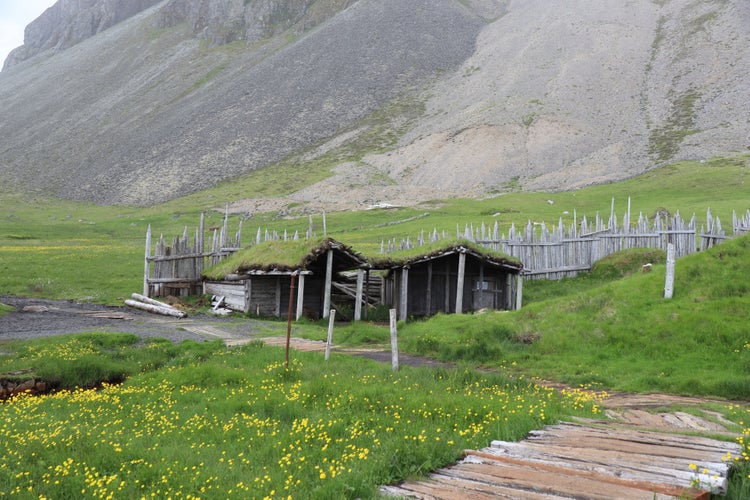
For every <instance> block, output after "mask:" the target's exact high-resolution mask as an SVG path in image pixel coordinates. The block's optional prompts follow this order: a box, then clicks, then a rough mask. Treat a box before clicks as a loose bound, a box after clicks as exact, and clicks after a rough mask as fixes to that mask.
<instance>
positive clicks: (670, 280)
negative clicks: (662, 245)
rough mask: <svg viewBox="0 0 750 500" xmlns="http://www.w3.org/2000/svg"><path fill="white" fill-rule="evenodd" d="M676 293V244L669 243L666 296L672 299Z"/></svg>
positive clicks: (665, 285)
mask: <svg viewBox="0 0 750 500" xmlns="http://www.w3.org/2000/svg"><path fill="white" fill-rule="evenodd" d="M673 293H674V245H673V244H672V243H670V244H668V245H667V280H666V282H665V283H664V298H665V299H671V298H672V294H673Z"/></svg>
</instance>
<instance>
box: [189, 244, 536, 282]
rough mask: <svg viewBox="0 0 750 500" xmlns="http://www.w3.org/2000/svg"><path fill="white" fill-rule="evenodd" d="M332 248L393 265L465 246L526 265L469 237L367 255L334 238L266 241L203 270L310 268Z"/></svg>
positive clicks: (493, 259) (215, 275)
mask: <svg viewBox="0 0 750 500" xmlns="http://www.w3.org/2000/svg"><path fill="white" fill-rule="evenodd" d="M330 248H336V249H338V250H340V251H343V252H346V253H348V254H349V255H352V256H354V257H355V258H356V259H359V260H361V261H362V262H368V263H369V264H370V265H371V267H373V268H375V269H389V268H393V267H400V266H403V265H406V264H409V263H414V262H419V261H422V260H426V259H429V258H431V257H438V256H440V255H443V254H446V253H455V252H457V251H458V250H459V249H460V248H465V249H466V250H467V251H468V252H469V253H470V254H473V255H475V256H476V257H477V258H480V259H483V260H485V261H487V262H489V263H491V264H495V265H497V266H500V267H510V268H515V269H519V270H520V269H522V268H523V264H522V263H521V261H520V260H518V259H516V258H515V257H511V256H509V255H507V254H504V253H502V252H497V251H495V250H492V249H489V248H485V247H483V246H481V245H478V244H476V243H473V242H471V241H468V240H444V241H440V242H437V243H432V244H427V245H424V246H421V247H418V248H412V249H409V250H401V251H397V252H393V253H389V254H378V255H376V256H367V257H364V256H362V255H360V254H359V253H358V252H356V251H354V250H353V249H352V248H351V247H348V246H346V245H343V244H342V243H340V242H338V241H336V240H334V239H332V238H322V239H317V240H288V241H266V242H263V243H260V244H257V245H253V246H250V247H247V248H243V249H242V250H240V251H238V252H235V253H234V254H232V255H231V256H230V257H229V258H227V259H225V260H223V261H222V262H220V263H219V264H217V265H215V266H214V267H212V268H210V269H207V270H206V271H205V272H204V273H203V274H204V276H205V277H207V278H209V279H217V280H218V279H222V278H223V277H225V276H227V275H229V274H242V273H246V272H249V271H266V272H268V271H295V270H299V269H307V268H308V267H309V266H310V265H311V264H313V263H314V262H316V261H317V260H318V259H319V258H320V256H321V255H322V254H324V253H325V252H327V251H328V250H329V249H330Z"/></svg>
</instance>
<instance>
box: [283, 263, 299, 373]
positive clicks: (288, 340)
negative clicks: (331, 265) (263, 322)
mask: <svg viewBox="0 0 750 500" xmlns="http://www.w3.org/2000/svg"><path fill="white" fill-rule="evenodd" d="M296 278H297V273H296V272H293V273H292V277H291V280H290V281H289V311H288V312H287V320H286V356H285V363H286V367H287V368H289V344H290V343H291V340H292V311H293V309H292V306H293V305H294V281H295V279H296Z"/></svg>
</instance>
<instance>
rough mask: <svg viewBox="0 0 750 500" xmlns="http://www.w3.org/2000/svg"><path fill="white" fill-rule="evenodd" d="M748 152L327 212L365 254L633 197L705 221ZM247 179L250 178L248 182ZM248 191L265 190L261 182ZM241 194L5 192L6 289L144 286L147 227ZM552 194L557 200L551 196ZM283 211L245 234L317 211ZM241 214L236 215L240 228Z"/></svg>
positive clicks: (1, 258) (722, 208) (604, 207)
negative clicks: (553, 186) (391, 244)
mask: <svg viewBox="0 0 750 500" xmlns="http://www.w3.org/2000/svg"><path fill="white" fill-rule="evenodd" d="M747 162H748V155H743V156H737V157H733V158H724V159H715V160H711V161H708V162H706V163H698V162H683V163H678V164H674V165H669V166H666V167H662V168H660V169H658V170H654V171H652V172H649V173H647V174H644V175H641V176H639V177H636V178H633V179H630V180H628V181H624V182H620V183H617V184H609V185H600V186H591V187H588V188H585V189H580V190H577V191H570V192H560V193H511V194H506V195H502V196H497V197H494V198H488V199H484V200H468V199H465V200H460V199H459V200H436V201H434V202H432V203H429V204H427V205H424V206H419V207H413V208H392V209H381V210H369V211H359V212H338V213H331V214H328V216H327V227H328V235H329V236H333V237H335V238H337V239H340V240H342V241H344V242H345V243H347V244H349V245H352V246H353V247H354V248H355V249H356V250H358V251H361V252H365V253H377V252H379V249H380V242H381V241H382V240H383V239H387V238H391V237H394V238H400V237H411V238H414V237H416V236H417V234H418V233H419V232H420V231H421V230H422V229H425V230H432V229H433V228H437V229H438V230H439V231H442V230H446V231H448V232H453V231H455V229H456V225H460V226H461V228H463V226H464V225H465V224H469V223H473V224H474V225H479V224H481V223H482V222H484V223H485V224H487V225H494V222H495V221H498V223H499V224H500V225H501V227H502V228H503V230H506V231H507V229H508V228H509V227H510V224H511V223H515V224H517V225H522V224H526V222H527V221H528V220H533V221H537V222H539V221H546V222H548V223H556V222H557V221H558V219H559V218H561V217H562V218H563V220H564V221H565V223H566V224H568V223H570V222H572V220H573V213H574V211H575V212H576V213H577V215H578V217H579V218H580V217H582V216H583V215H586V216H587V217H589V218H591V217H594V216H595V215H596V213H597V212H600V213H601V214H602V215H604V216H608V215H609V209H610V203H611V200H612V198H615V210H616V212H617V214H618V216H620V217H621V216H622V214H623V213H624V212H625V210H626V208H627V198H628V196H632V206H633V209H634V210H636V211H643V213H644V214H646V215H649V216H653V214H654V213H656V212H657V211H659V210H661V211H663V210H666V211H668V212H671V213H673V212H675V211H677V210H680V211H681V212H682V214H683V215H684V216H686V217H689V216H690V214H692V213H693V212H695V213H696V214H697V216H698V220H699V224H700V223H701V221H702V220H703V219H704V218H705V211H706V208H707V207H711V209H712V211H713V213H714V214H715V215H718V216H720V217H721V219H722V220H723V221H725V224H727V223H728V222H729V221H730V220H731V211H732V209H737V210H745V209H747V208H748V206H747V203H748V201H747V186H746V184H745V182H750V180H748V179H747V177H748V173H747V172H748V167H747ZM243 185H244V184H243ZM242 191H243V194H244V195H245V196H260V192H254V191H253V190H252V189H251V188H249V187H247V189H244V190H242ZM239 195H240V193H239V192H238V191H237V190H236V187H235V186H232V185H229V184H225V185H222V186H220V187H217V188H213V189H211V190H208V191H205V192H202V193H200V194H199V195H192V196H188V197H186V198H184V199H179V200H174V201H172V202H169V203H166V204H163V205H157V206H154V207H151V208H134V207H110V206H106V207H102V206H96V205H91V204H84V203H75V202H68V201H59V200H50V199H43V198H38V197H36V198H28V197H25V196H21V195H18V194H14V193H9V192H0V294H15V295H29V296H37V297H47V298H70V299H77V300H88V301H95V302H103V303H119V302H121V301H120V298H121V297H125V296H128V295H129V294H130V293H132V292H134V291H138V290H140V289H142V269H143V253H144V243H145V234H146V229H147V227H148V225H149V224H150V225H151V226H152V227H153V230H154V232H155V234H156V235H157V236H158V234H160V233H162V234H164V235H165V237H167V238H170V239H171V238H172V237H174V236H177V235H178V234H181V233H182V231H183V229H184V227H186V226H187V227H188V228H189V229H190V231H192V230H193V229H194V228H195V227H196V226H197V225H198V221H199V217H200V212H201V211H204V210H205V211H207V226H211V225H218V224H220V220H221V218H222V217H223V213H222V211H223V205H224V203H225V202H229V201H235V200H237V197H238V196H239ZM550 201H551V202H552V203H550ZM297 210H298V212H296V215H295V209H294V208H291V209H289V210H288V211H287V212H286V213H285V214H284V215H282V214H279V213H265V214H250V215H251V218H250V219H248V220H246V221H245V223H244V228H245V229H244V231H245V237H244V239H243V241H244V242H249V241H250V240H251V238H252V237H253V236H254V234H255V231H256V230H257V228H258V227H262V228H264V229H265V228H269V229H272V230H273V229H277V230H279V231H282V232H283V230H285V229H287V230H289V231H290V232H291V233H293V232H294V231H295V230H299V231H301V232H302V233H304V231H305V230H306V229H307V227H308V223H309V219H308V216H307V215H304V214H303V212H302V208H301V207H298V209H297ZM239 217H240V216H239V215H234V216H233V217H232V219H231V223H230V227H231V228H232V230H235V229H236V228H237V226H238V224H239ZM314 224H315V231H316V232H317V233H318V236H322V234H321V233H322V226H321V217H320V214H315V216H314Z"/></svg>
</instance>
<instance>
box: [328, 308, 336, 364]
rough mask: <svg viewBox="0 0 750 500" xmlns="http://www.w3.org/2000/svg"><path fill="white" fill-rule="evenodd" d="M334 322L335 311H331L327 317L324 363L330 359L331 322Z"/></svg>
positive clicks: (331, 341) (331, 343) (331, 342)
mask: <svg viewBox="0 0 750 500" xmlns="http://www.w3.org/2000/svg"><path fill="white" fill-rule="evenodd" d="M335 320H336V309H331V311H330V314H329V316H328V338H327V339H326V361H328V358H330V357H331V346H332V345H333V322H334V321H335Z"/></svg>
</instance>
